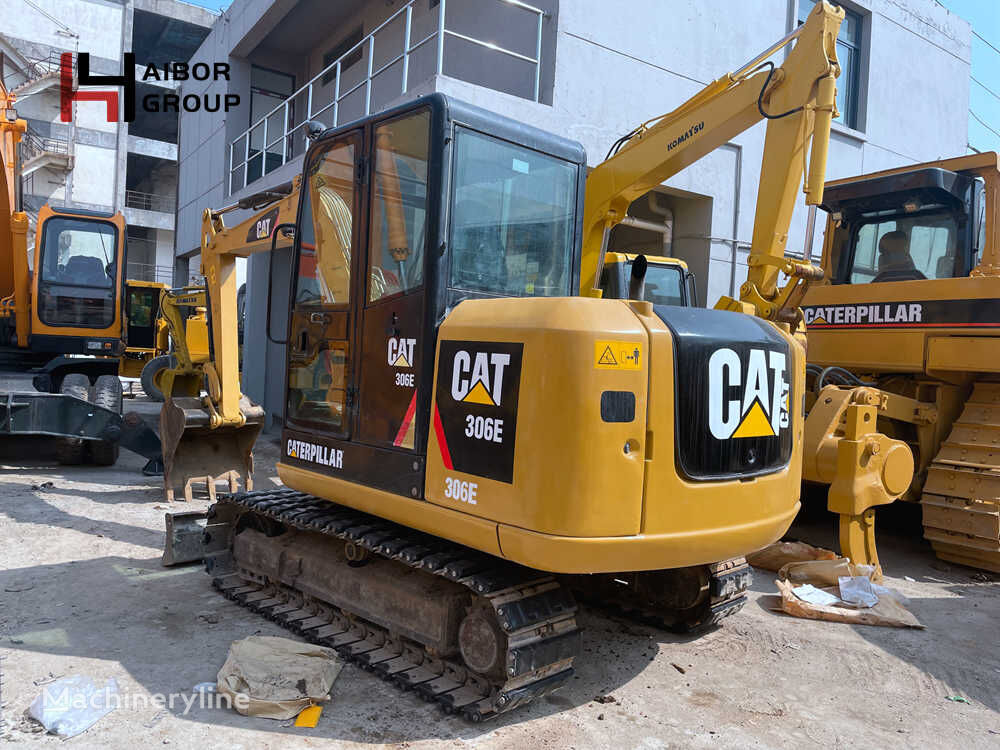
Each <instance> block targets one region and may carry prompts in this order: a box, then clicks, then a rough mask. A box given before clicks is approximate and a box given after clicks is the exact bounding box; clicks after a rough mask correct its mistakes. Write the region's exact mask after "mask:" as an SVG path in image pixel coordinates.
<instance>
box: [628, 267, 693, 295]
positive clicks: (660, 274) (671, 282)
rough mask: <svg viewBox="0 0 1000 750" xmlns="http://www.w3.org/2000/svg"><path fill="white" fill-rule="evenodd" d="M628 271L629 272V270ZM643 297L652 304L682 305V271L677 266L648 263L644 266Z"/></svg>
mask: <svg viewBox="0 0 1000 750" xmlns="http://www.w3.org/2000/svg"><path fill="white" fill-rule="evenodd" d="M629 265H631V264H629ZM629 272H630V273H631V270H630V271H629ZM626 278H627V277H626ZM644 299H646V300H647V301H649V302H652V303H653V304H654V305H683V304H684V272H683V271H682V270H681V269H680V268H678V267H677V266H660V265H657V264H655V263H650V264H649V265H648V266H647V267H646V293H645V295H644Z"/></svg>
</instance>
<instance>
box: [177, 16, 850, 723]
mask: <svg viewBox="0 0 1000 750" xmlns="http://www.w3.org/2000/svg"><path fill="white" fill-rule="evenodd" d="M842 18H843V11H842V10H839V9H836V8H834V6H832V5H830V4H829V3H826V2H821V3H818V4H817V5H816V8H815V9H814V10H813V12H812V13H811V14H810V16H809V18H808V19H807V21H806V23H805V24H803V25H802V26H801V27H800V28H799V29H797V30H796V31H794V32H792V33H791V34H789V35H788V36H787V37H785V38H784V39H782V40H780V41H779V42H778V43H776V44H775V45H773V46H772V47H770V48H768V49H767V50H765V51H764V52H763V53H762V54H761V55H759V56H758V57H756V58H754V59H753V60H752V61H750V62H749V63H748V64H747V65H745V66H743V67H742V68H740V69H739V70H737V71H736V72H734V73H731V74H727V75H725V76H723V77H722V78H720V79H718V80H716V81H714V82H713V83H712V84H710V85H709V86H708V87H707V88H706V89H705V90H704V91H702V92H701V93H699V94H697V95H696V96H695V97H694V98H692V99H691V100H690V101H688V102H686V103H685V104H684V105H682V106H681V107H680V108H679V109H677V110H675V111H674V112H671V113H670V114H668V115H665V116H664V117H661V118H657V119H656V120H654V121H650V122H648V123H645V124H644V125H642V126H640V127H639V128H636V129H635V130H633V131H632V132H630V133H629V134H627V135H626V136H624V137H623V138H622V139H620V141H619V142H618V143H617V144H616V147H615V149H614V153H613V154H612V155H611V156H610V157H609V158H608V159H607V160H606V161H605V162H603V163H602V164H600V165H598V166H597V167H596V168H595V169H594V170H593V171H592V172H591V173H590V175H589V177H588V176H587V174H586V159H585V155H584V153H583V149H582V148H581V147H580V146H579V144H576V143H574V142H571V141H567V140H565V139H563V138H560V137H557V136H555V135H552V134H549V133H545V132H543V131H540V130H537V129H534V128H531V127H529V126H526V125H524V124H522V123H517V122H513V121H511V120H508V119H507V118H504V117H501V116H498V115H495V114H493V113H490V112H486V111H484V110H481V109H478V108H475V107H472V106H469V105H466V104H463V103H461V102H459V101H456V100H453V99H449V98H447V97H444V96H442V95H432V96H428V97H423V98H420V99H418V100H416V101H413V102H410V103H408V104H406V105H404V106H402V107H399V108H397V109H394V110H391V111H388V112H384V113H381V114H378V115H376V116H372V117H369V118H366V119H365V120H362V121H359V122H356V123H353V124H351V125H349V126H345V127H344V128H341V129H339V130H333V131H329V132H324V133H320V134H317V137H316V138H315V140H314V141H313V142H312V144H311V145H310V147H309V150H308V152H307V154H306V156H305V162H304V171H303V174H302V176H301V178H299V179H298V180H296V182H295V184H293V185H289V186H287V188H286V189H285V190H283V191H279V192H282V193H283V195H273V196H271V198H270V200H271V203H270V205H260V206H259V208H260V210H259V212H258V213H257V214H255V215H254V216H253V217H252V218H250V219H248V220H247V221H244V222H242V223H241V224H239V225H237V226H235V227H232V228H227V227H226V226H225V224H224V221H223V214H224V212H225V211H227V210H230V209H232V208H235V207H236V206H231V207H227V208H226V209H221V210H218V211H213V210H207V211H205V213H204V217H203V224H202V233H201V234H202V238H203V242H202V248H201V258H202V270H203V273H204V275H205V278H206V289H207V293H208V298H209V305H208V308H209V331H210V337H209V341H210V347H211V356H210V359H209V361H207V362H205V363H204V365H203V367H202V371H203V373H204V375H205V377H206V378H207V382H208V393H207V395H205V396H203V397H200V398H199V397H178V398H170V399H168V401H167V402H166V403H165V404H164V407H163V408H164V410H163V413H162V417H161V425H162V436H163V440H164V443H165V458H166V462H167V474H168V475H170V474H171V466H170V463H171V458H170V456H176V455H178V454H180V453H181V452H182V451H187V452H189V453H190V452H192V451H193V450H194V449H195V448H196V446H199V445H204V441H206V440H213V437H212V436H213V434H214V435H228V438H227V440H226V441H225V442H226V443H228V444H232V443H233V438H238V437H239V436H240V435H241V434H252V435H255V434H256V431H257V430H258V429H259V422H260V418H261V410H260V409H259V407H255V406H253V405H252V404H250V402H249V400H248V399H247V398H246V397H245V396H244V395H243V394H242V393H241V390H240V386H239V373H238V345H237V333H236V332H237V320H236V317H237V302H236V274H235V262H236V258H238V257H244V256H247V255H249V254H251V253H254V252H258V251H267V250H271V249H273V248H274V246H275V245H276V244H277V243H278V241H279V240H280V239H281V238H282V237H285V236H286V233H291V234H292V235H293V236H292V238H291V244H292V247H293V251H294V271H295V278H294V286H293V290H292V300H291V310H290V316H289V320H288V323H287V333H286V340H287V347H288V361H287V389H286V392H287V403H286V407H285V414H284V428H283V431H282V438H281V459H280V462H279V464H278V473H279V476H280V478H281V480H282V482H283V483H284V485H285V486H284V487H283V488H280V489H263V490H258V491H253V492H242V493H235V494H231V495H228V496H224V497H220V498H219V501H218V502H217V503H216V504H215V505H213V506H212V509H211V510H210V512H209V514H208V517H207V519H206V520H205V524H206V525H205V527H204V535H203V537H202V539H203V541H204V546H203V547H202V548H201V552H200V554H202V555H203V556H204V557H205V559H206V563H207V566H208V568H209V570H210V571H211V572H212V574H213V577H214V578H213V580H214V585H215V586H216V587H217V588H218V589H219V590H220V591H221V592H222V593H223V594H225V595H226V596H228V597H230V598H232V599H233V600H235V601H238V602H240V603H242V604H244V605H245V606H248V607H250V608H251V609H253V610H254V611H257V612H260V613H261V614H264V615H266V616H267V617H270V618H271V619H273V620H275V621H277V622H279V623H282V624H283V625H285V626H287V627H289V628H292V629H294V630H295V631H296V632H299V633H301V634H302V635H303V636H304V637H306V638H308V639H311V640H314V641H317V642H319V643H323V644H325V645H328V646H331V647H334V648H336V649H338V651H339V652H340V653H342V654H343V655H344V657H345V658H347V659H349V660H351V661H352V662H354V663H356V664H359V665H363V666H364V667H366V668H368V669H370V670H371V671H373V672H375V673H376V674H379V675H381V676H382V677H384V678H386V679H388V680H391V681H393V682H395V683H396V684H398V685H400V686H403V687H405V688H408V689H415V690H417V691H418V692H420V693H422V694H423V695H424V696H425V697H426V698H427V699H428V700H433V701H435V702H437V703H438V704H440V705H441V706H442V707H444V708H445V709H446V710H447V711H451V712H457V713H460V714H462V715H463V716H465V717H467V718H469V719H471V720H474V721H479V720H483V719H487V718H490V717H492V716H496V715H497V714H499V713H503V712H506V711H509V710H511V709H513V708H516V707H517V706H519V705H523V704H525V703H527V702H529V701H531V700H532V699H534V698H536V697H538V696H540V695H545V694H547V693H549V692H550V691H552V690H554V689H556V688H557V687H559V686H560V685H562V684H563V683H565V682H566V680H567V679H570V677H571V676H572V675H573V663H574V660H575V659H576V658H578V656H579V654H580V650H581V646H580V629H579V626H578V624H577V621H576V613H577V605H576V603H575V599H574V596H573V594H572V591H582V592H584V593H585V595H586V596H588V597H595V598H598V599H600V600H601V601H602V602H603V603H604V604H606V605H608V606H611V607H614V608H616V609H617V610H619V611H621V612H624V613H634V614H637V615H640V616H642V617H643V618H646V619H649V618H652V619H654V620H655V621H657V622H659V623H661V624H663V625H665V626H668V627H673V628H678V629H692V628H699V627H704V626H707V625H710V624H713V623H715V622H718V621H719V620H720V619H721V618H722V617H724V616H726V615H727V614H731V613H732V612H734V611H736V610H737V609H739V607H740V606H742V603H743V602H744V601H745V596H744V591H745V588H746V586H747V584H748V581H749V569H748V568H747V566H746V564H745V561H744V560H743V556H744V555H746V554H747V553H749V552H751V551H753V550H756V549H759V548H761V547H763V546H765V545H767V544H768V543H770V542H772V541H774V540H775V539H777V538H779V537H780V536H781V535H782V534H783V533H784V531H785V530H786V529H787V528H788V526H789V524H790V523H791V521H792V519H793V518H794V516H795V514H796V512H797V510H798V507H799V503H798V497H799V490H800V481H801V473H802V455H803V454H802V440H801V438H802V430H803V415H802V412H801V409H800V408H799V406H798V405H799V404H800V403H801V399H802V397H803V394H804V390H805V352H804V349H803V346H802V344H801V343H800V341H799V340H798V339H797V338H796V336H795V334H794V331H795V329H796V327H797V326H798V323H799V321H800V312H799V310H798V300H799V299H800V297H801V294H802V291H803V287H804V284H805V283H806V282H807V281H808V280H811V279H815V278H819V277H820V276H821V275H822V274H821V271H819V269H817V268H815V267H813V266H811V265H810V264H809V263H807V262H800V261H794V260H789V259H787V258H785V257H784V252H785V239H786V236H787V232H788V226H789V223H790V220H791V215H792V209H793V206H794V203H795V200H796V193H797V191H798V189H799V187H800V185H802V183H803V176H804V175H805V180H804V191H805V197H806V201H807V202H808V203H810V204H817V203H819V202H821V201H822V195H823V180H824V173H825V167H826V155H827V147H828V143H829V132H830V122H831V118H832V116H833V114H834V102H835V79H836V76H837V75H838V73H839V65H838V64H837V59H836V47H835V45H836V37H837V31H838V28H839V26H840V22H841V20H842ZM786 47H790V49H788V50H787V56H786V57H785V62H784V64H783V65H781V66H776V65H775V64H774V63H772V62H770V61H769V59H768V58H770V57H771V56H773V55H774V54H776V53H778V52H779V51H782V52H784V51H785V48H786ZM763 120H766V121H767V133H766V139H765V151H764V160H763V167H762V170H761V175H760V189H759V197H758V205H757V213H756V225H755V230H754V237H753V248H752V250H751V253H750V261H749V276H748V279H747V282H746V283H745V284H744V285H743V287H742V288H741V294H740V299H738V300H736V299H723V300H722V301H721V302H720V305H719V307H720V308H722V309H716V310H705V309H698V308H694V307H682V306H673V305H659V304H653V303H652V302H650V301H643V300H640V299H634V300H629V299H604V298H602V290H601V289H600V280H601V278H602V275H603V270H604V266H605V264H606V262H607V260H608V258H607V238H608V233H609V231H610V229H611V228H612V227H613V226H614V225H615V224H616V222H618V221H620V220H621V219H622V218H623V217H625V216H626V209H627V208H628V206H629V204H630V203H631V202H632V201H633V200H634V199H635V198H637V197H638V196H640V195H642V194H643V193H645V192H646V191H648V190H650V189H653V188H656V187H657V186H659V185H660V184H661V183H662V182H663V181H664V180H666V179H668V178H669V177H670V176H671V175H673V174H675V173H677V172H678V171H680V170H681V169H683V168H684V167H685V166H687V165H689V164H690V163H692V162H693V161H695V160H697V159H699V158H701V157H702V156H704V155H705V154H707V153H709V152H710V151H712V150H713V149H715V148H717V147H718V146H720V145H721V144H723V143H725V142H726V141H727V140H728V139H730V138H732V137H733V136H735V135H737V134H738V133H740V132H742V131H743V130H745V129H747V128H749V127H751V126H752V125H753V124H755V123H757V122H760V121H763ZM807 153H808V154H809V160H808V170H807V169H806V156H807ZM260 202H261V203H264V199H263V198H261V201H260ZM283 242H285V243H286V244H287V242H288V240H287V239H286V240H283ZM581 242H582V247H581ZM271 257H272V258H273V257H274V255H273V253H272V256H271ZM640 265H641V263H640ZM780 273H784V274H785V275H786V276H787V277H788V281H787V283H785V284H784V285H783V286H779V274H780ZM631 279H635V282H634V286H633V285H632V284H630V290H632V291H635V290H637V289H639V288H640V287H641V284H642V283H643V281H644V279H643V274H642V273H641V269H640V270H639V271H637V270H636V269H635V267H634V264H633V268H632V269H631V271H630V280H631ZM629 296H638V295H633V294H629ZM268 328H269V329H270V321H269V326H268ZM273 333H274V332H273V331H271V330H268V331H267V335H269V336H271V335H273ZM211 444H218V441H215V442H214V443H211ZM251 444H252V441H251ZM236 453H238V451H236ZM199 455H201V456H202V457H203V458H202V462H203V465H202V466H200V467H197V468H196V470H195V471H196V472H202V476H203V477H207V481H208V483H209V484H210V485H212V484H213V483H214V479H215V478H218V477H222V478H225V479H228V480H230V481H233V480H234V477H235V476H236V475H241V476H242V478H243V479H244V481H246V480H247V479H249V477H250V472H251V469H252V465H251V464H250V461H249V451H247V453H246V461H244V462H243V463H240V460H241V457H240V456H239V455H234V454H230V455H229V458H230V459H232V462H231V463H230V464H229V465H217V466H216V467H215V468H213V469H210V470H207V471H205V470H204V469H205V464H207V463H208V461H209V460H210V458H211V451H210V450H203V451H201V452H200V453H199ZM234 473H235V474H234ZM183 484H184V478H183V477H178V476H176V475H174V476H173V477H172V478H171V480H170V481H168V487H170V486H171V485H173V486H174V487H177V486H183ZM173 541H175V538H174V536H173V535H172V534H171V535H168V545H169V544H171V543H172V542H173ZM168 551H169V550H168ZM720 561H721V562H720Z"/></svg>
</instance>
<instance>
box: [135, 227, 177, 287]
mask: <svg viewBox="0 0 1000 750" xmlns="http://www.w3.org/2000/svg"><path fill="white" fill-rule="evenodd" d="M128 242H129V245H134V244H135V243H136V242H137V240H136V239H135V238H132V237H130V238H129V241H128ZM125 277H126V278H127V279H130V280H132V281H158V282H159V283H161V284H167V285H168V286H172V285H173V283H174V269H173V268H171V267H170V266H157V265H154V264H153V263H135V262H133V261H129V262H128V263H126V264H125Z"/></svg>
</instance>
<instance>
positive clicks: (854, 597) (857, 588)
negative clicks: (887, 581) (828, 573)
mask: <svg viewBox="0 0 1000 750" xmlns="http://www.w3.org/2000/svg"><path fill="white" fill-rule="evenodd" d="M837 583H838V584H839V586H840V598H841V600H842V601H844V602H846V603H847V604H853V605H854V606H856V607H866V608H868V607H874V606H875V605H876V604H878V594H876V593H875V591H874V590H873V589H872V580H871V578H869V577H868V576H840V578H839V579H838V581H837Z"/></svg>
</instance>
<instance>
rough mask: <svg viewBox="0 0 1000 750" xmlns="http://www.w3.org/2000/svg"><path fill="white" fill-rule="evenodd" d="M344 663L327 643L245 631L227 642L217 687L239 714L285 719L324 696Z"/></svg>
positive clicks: (327, 696)
mask: <svg viewBox="0 0 1000 750" xmlns="http://www.w3.org/2000/svg"><path fill="white" fill-rule="evenodd" d="M343 666H344V665H343V662H342V661H341V660H340V658H339V657H338V656H337V653H336V652H335V651H334V650H333V649H332V648H324V647H323V646H314V645H313V644H311V643H300V642H299V641H293V640H290V639H288V638H275V637H272V636H250V637H249V638H244V639H243V640H241V641H236V642H234V643H233V644H232V645H231V646H230V647H229V656H228V657H227V658H226V663H225V664H223V665H222V669H220V670H219V677H218V691H219V693H220V694H222V695H226V696H228V697H229V699H230V700H231V701H232V705H233V708H235V709H236V710H237V711H238V712H239V713H241V714H243V715H244V716H260V717H263V718H266V719H290V718H292V717H293V716H297V715H298V713H299V712H300V711H302V710H303V709H304V708H307V707H309V706H312V705H315V704H317V703H320V702H324V701H326V700H329V694H330V689H331V688H332V687H333V683H334V680H336V679H337V675H339V674H340V670H341V669H342V668H343Z"/></svg>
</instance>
